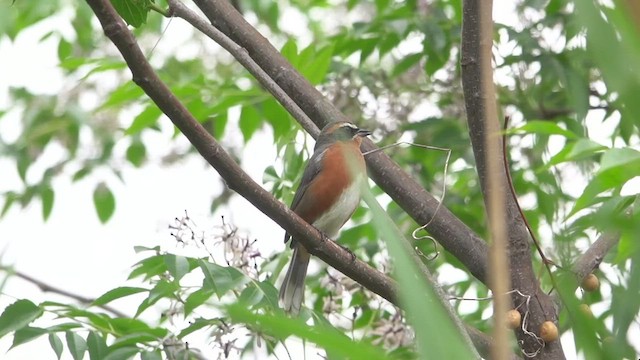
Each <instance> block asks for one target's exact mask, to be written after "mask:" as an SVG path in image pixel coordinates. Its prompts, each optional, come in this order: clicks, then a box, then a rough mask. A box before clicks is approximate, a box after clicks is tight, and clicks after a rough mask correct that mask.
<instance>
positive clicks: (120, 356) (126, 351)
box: [102, 346, 140, 360]
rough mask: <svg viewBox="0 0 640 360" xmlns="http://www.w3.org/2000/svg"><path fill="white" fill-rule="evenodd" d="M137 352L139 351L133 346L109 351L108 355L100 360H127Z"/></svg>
mask: <svg viewBox="0 0 640 360" xmlns="http://www.w3.org/2000/svg"><path fill="white" fill-rule="evenodd" d="M110 349H111V348H110ZM139 352H140V349H138V348H137V347H135V346H127V347H119V348H115V349H113V350H112V351H109V355H107V356H105V357H104V358H103V359H102V360H127V359H131V358H132V357H134V356H135V355H136V354H137V353H139Z"/></svg>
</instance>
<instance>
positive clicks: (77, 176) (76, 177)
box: [71, 166, 93, 182]
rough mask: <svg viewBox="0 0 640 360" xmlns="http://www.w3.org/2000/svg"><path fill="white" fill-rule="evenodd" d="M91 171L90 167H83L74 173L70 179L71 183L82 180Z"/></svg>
mask: <svg viewBox="0 0 640 360" xmlns="http://www.w3.org/2000/svg"><path fill="white" fill-rule="evenodd" d="M91 170H93V167H92V166H83V167H82V168H81V169H80V170H78V171H76V172H75V174H73V177H72V178H71V181H72V182H76V181H78V180H82V179H83V178H84V177H86V176H87V175H89V173H90V172H91Z"/></svg>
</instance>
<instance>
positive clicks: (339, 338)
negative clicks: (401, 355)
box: [227, 303, 387, 360]
mask: <svg viewBox="0 0 640 360" xmlns="http://www.w3.org/2000/svg"><path fill="white" fill-rule="evenodd" d="M227 312H228V314H229V316H230V317H231V319H232V320H233V321H234V322H241V323H244V324H249V325H251V326H250V327H251V328H257V329H260V331H261V332H264V333H266V334H269V335H273V336H275V337H276V338H278V339H285V338H287V337H288V336H290V335H295V336H297V337H299V338H301V339H304V340H306V341H309V342H311V343H314V344H316V345H318V346H319V347H320V348H323V349H325V350H326V351H327V352H331V353H332V354H333V355H334V356H335V357H336V358H345V359H347V358H351V357H352V356H353V355H354V354H358V358H359V359H369V360H373V359H387V356H386V355H385V351H384V350H383V349H381V348H378V347H375V346H373V345H371V344H369V343H366V342H364V341H353V340H351V339H350V338H349V337H347V336H346V335H344V334H343V333H341V332H340V331H338V330H337V329H335V328H333V327H329V326H322V325H316V326H309V325H307V324H306V323H305V322H304V321H303V320H301V319H300V318H290V317H288V316H285V315H284V314H282V315H257V314H254V313H252V312H251V311H249V310H248V309H247V307H246V306H244V305H243V304H240V303H236V304H233V305H231V306H229V307H228V308H227Z"/></svg>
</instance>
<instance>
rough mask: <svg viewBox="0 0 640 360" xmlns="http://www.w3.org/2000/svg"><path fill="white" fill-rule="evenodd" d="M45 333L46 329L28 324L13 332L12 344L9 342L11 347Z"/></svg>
mask: <svg viewBox="0 0 640 360" xmlns="http://www.w3.org/2000/svg"><path fill="white" fill-rule="evenodd" d="M46 333H47V329H42V328H37V327H30V326H26V327H23V328H22V329H19V330H17V331H16V332H15V333H14V334H13V344H11V349H13V348H14V347H16V346H18V345H21V344H24V343H27V342H29V341H31V340H35V339H37V338H39V337H40V336H42V335H44V334H46Z"/></svg>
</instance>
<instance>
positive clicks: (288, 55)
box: [280, 39, 298, 67]
mask: <svg viewBox="0 0 640 360" xmlns="http://www.w3.org/2000/svg"><path fill="white" fill-rule="evenodd" d="M280 52H281V53H282V56H284V58H285V59H287V60H289V62H290V63H291V65H293V66H294V67H296V65H297V64H298V45H297V44H296V41H295V40H293V39H289V40H287V42H286V43H284V45H283V46H282V49H281V50H280Z"/></svg>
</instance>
